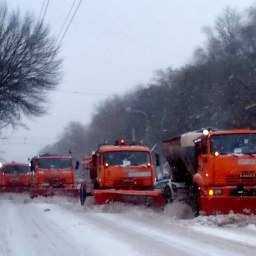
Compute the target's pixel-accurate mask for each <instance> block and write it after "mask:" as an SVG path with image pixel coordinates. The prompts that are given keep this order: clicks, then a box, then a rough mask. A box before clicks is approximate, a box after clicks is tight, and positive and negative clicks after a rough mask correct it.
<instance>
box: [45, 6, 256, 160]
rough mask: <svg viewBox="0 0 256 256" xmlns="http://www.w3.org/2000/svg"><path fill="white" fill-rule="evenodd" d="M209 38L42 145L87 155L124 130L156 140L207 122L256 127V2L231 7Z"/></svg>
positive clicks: (124, 133)
mask: <svg viewBox="0 0 256 256" xmlns="http://www.w3.org/2000/svg"><path fill="white" fill-rule="evenodd" d="M204 31H205V34H206V43H205V44H204V45H203V46H201V47H199V48H198V49H196V50H195V52H194V57H193V61H192V62H191V63H189V64H187V65H185V66H183V67H182V68H179V69H173V68H168V69H166V70H161V71H158V72H157V74H156V75H155V77H154V79H153V80H152V81H151V82H149V83H148V84H145V85H144V86H140V87H138V88H137V89H135V90H134V91H132V92H130V93H127V94H125V95H123V96H113V97H112V98H109V99H107V100H106V101H104V102H102V103H101V104H100V105H99V106H98V108H97V110H96V113H95V114H94V116H93V118H92V121H91V123H90V124H89V125H87V126H84V125H82V124H80V123H74V122H72V123H70V124H69V125H68V126H67V127H66V128H65V130H64V131H63V134H62V135H61V136H60V138H59V140H58V141H57V142H56V143H55V144H53V145H50V146H47V147H46V148H45V149H43V151H49V152H57V153H65V152H67V151H68V150H72V151H73V152H74V153H75V154H77V155H79V156H80V155H82V154H84V153H85V152H88V151H90V150H92V149H94V148H95V147H96V146H97V144H99V143H102V142H104V141H111V142H112V141H114V140H115V139H116V138H117V137H121V136H124V137H126V138H128V139H130V140H131V139H132V138H134V136H135V137H136V139H137V140H144V141H146V143H148V144H150V145H153V144H155V143H158V142H159V141H161V140H162V139H163V138H165V137H169V136H174V135H176V134H180V133H182V132H185V131H189V130H195V129H199V128H202V127H218V128H234V127H235V128H239V127H251V128H255V127H256V119H255V114H256V98H255V96H256V87H255V81H256V8H254V7H252V8H250V9H249V10H248V11H247V12H243V15H241V14H240V13H238V12H237V11H235V10H232V9H230V8H228V9H226V10H225V11H224V13H223V14H222V15H221V16H220V17H219V18H217V20H216V22H215V26H214V27H212V28H205V29H204Z"/></svg>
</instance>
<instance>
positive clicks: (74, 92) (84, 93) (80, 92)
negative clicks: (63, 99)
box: [55, 90, 114, 97]
mask: <svg viewBox="0 0 256 256" xmlns="http://www.w3.org/2000/svg"><path fill="white" fill-rule="evenodd" d="M55 92H57V93H66V94H77V95H86V96H104V97H107V96H112V95H114V93H112V94H111V93H100V92H85V91H66V90H57V91H55Z"/></svg>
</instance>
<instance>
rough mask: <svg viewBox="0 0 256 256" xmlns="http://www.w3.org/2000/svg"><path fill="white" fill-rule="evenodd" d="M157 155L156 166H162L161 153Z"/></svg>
mask: <svg viewBox="0 0 256 256" xmlns="http://www.w3.org/2000/svg"><path fill="white" fill-rule="evenodd" d="M155 157H156V166H160V156H159V154H155Z"/></svg>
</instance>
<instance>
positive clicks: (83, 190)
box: [80, 185, 86, 205]
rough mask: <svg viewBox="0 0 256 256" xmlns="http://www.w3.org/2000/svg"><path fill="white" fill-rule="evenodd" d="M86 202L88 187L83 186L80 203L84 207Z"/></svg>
mask: <svg viewBox="0 0 256 256" xmlns="http://www.w3.org/2000/svg"><path fill="white" fill-rule="evenodd" d="M85 200H86V186H85V185H81V187H80V203H81V205H84V203H85Z"/></svg>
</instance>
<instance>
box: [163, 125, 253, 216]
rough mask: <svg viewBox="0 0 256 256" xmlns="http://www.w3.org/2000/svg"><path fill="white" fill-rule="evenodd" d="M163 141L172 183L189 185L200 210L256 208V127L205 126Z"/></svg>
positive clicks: (246, 209) (223, 210)
mask: <svg viewBox="0 0 256 256" xmlns="http://www.w3.org/2000/svg"><path fill="white" fill-rule="evenodd" d="M164 144H165V155H166V157H167V160H168V162H169V164H170V166H171V169H172V184H174V185H175V184H178V185H180V184H183V185H184V186H183V187H187V188H189V190H190V193H192V197H196V202H197V204H198V208H199V210H201V212H204V213H206V214H211V213H219V212H220V213H228V212H229V211H234V212H239V213H244V212H255V205H256V131H255V130H250V129H239V130H206V129H205V130H202V131H196V132H189V133H185V134H183V135H181V136H179V137H177V138H174V139H171V140H169V141H165V142H164Z"/></svg>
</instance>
